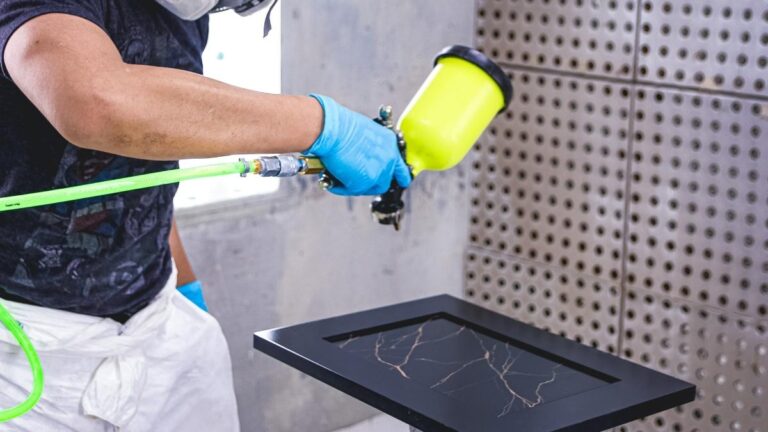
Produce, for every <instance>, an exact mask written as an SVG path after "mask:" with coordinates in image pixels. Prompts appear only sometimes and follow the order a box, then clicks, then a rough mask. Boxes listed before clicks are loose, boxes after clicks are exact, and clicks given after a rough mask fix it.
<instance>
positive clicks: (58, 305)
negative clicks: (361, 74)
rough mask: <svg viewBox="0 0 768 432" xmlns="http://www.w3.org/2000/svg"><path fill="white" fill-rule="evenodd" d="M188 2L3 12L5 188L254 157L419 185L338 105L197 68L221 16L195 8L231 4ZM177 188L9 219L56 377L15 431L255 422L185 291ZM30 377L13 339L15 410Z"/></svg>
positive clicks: (354, 189)
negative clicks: (317, 161) (307, 157)
mask: <svg viewBox="0 0 768 432" xmlns="http://www.w3.org/2000/svg"><path fill="white" fill-rule="evenodd" d="M160 3H163V4H162V5H161V4H160ZM183 3H185V2H184V0H173V1H171V0H157V1H155V0H130V1H125V0H3V1H2V2H0V70H1V72H2V77H0V151H2V156H0V196H9V195H17V194H23V193H29V192H35V191H41V190H48V189H52V188H61V187H68V186H73V185H77V184H82V183H86V182H94V181H100V180H106V179H112V178H119V177H125V176H131V175H137V174H142V173H148V172H154V171H160V170H165V169H171V168H175V167H176V166H177V162H176V161H177V160H178V159H182V158H204V157H213V156H222V155H230V154H238V153H286V152H308V153H312V154H315V155H317V156H319V157H320V158H321V160H322V161H323V162H324V164H325V165H326V167H327V168H328V170H329V171H330V172H331V174H333V175H334V176H335V177H336V178H337V179H338V180H339V181H340V182H341V184H342V185H341V186H338V187H336V188H334V189H333V190H332V192H335V193H337V194H341V195H374V194H380V193H382V192H384V191H385V190H386V189H387V188H388V187H389V185H390V183H391V181H392V180H393V178H394V179H395V180H396V181H398V183H400V184H401V185H402V186H404V187H407V186H408V185H409V183H410V179H411V178H410V174H409V170H408V167H407V166H406V165H405V163H404V162H403V160H402V158H401V157H400V155H399V153H398V150H397V144H396V138H395V136H394V134H393V133H392V132H391V131H389V130H387V129H386V128H383V127H381V126H379V125H377V124H376V123H375V122H373V121H371V120H369V119H368V118H366V117H364V116H362V115H360V114H357V113H354V112H351V111H349V110H347V109H345V108H343V107H342V106H340V105H338V104H337V103H336V102H334V101H333V100H332V99H330V98H328V97H325V96H320V95H312V96H311V97H304V96H280V95H269V94H263V93H258V92H253V91H249V90H244V89H240V88H236V87H232V86H229V85H226V84H223V83H220V82H217V81H214V80H211V79H207V78H205V77H202V76H201V75H199V74H200V73H201V71H202V64H201V52H202V50H203V47H204V46H205V43H206V39H207V33H208V27H207V24H208V22H207V18H206V17H205V16H203V17H202V18H200V19H197V20H194V21H192V20H184V19H182V18H181V17H180V16H183V17H184V18H188V19H191V18H194V17H195V16H199V15H201V14H202V15H204V14H205V13H206V11H207V10H209V9H210V7H211V5H212V4H214V5H215V1H214V2H213V3H211V1H210V0H206V1H204V2H203V3H207V5H203V6H204V8H203V9H201V8H200V7H197V6H195V5H193V6H195V7H192V8H187V9H186V10H187V11H190V10H191V11H193V12H194V14H192V15H195V16H192V15H185V14H184V13H180V12H179V10H181V9H184V8H181V9H180V8H178V7H177V6H178V4H183ZM192 3H196V5H199V4H200V2H199V1H198V2H195V1H192ZM230 3H231V2H230ZM172 11H173V12H175V13H176V14H174V13H173V12H172ZM175 191H176V186H164V187H158V188H152V189H148V190H141V191H135V192H128V193H123V194H118V195H113V196H107V197H102V198H95V199H88V200H82V201H77V202H71V203H64V204H59V205H52V206H47V207H41V208H35V209H31V210H25V211H17V212H9V213H2V214H0V298H2V299H4V300H0V301H4V303H5V304H6V305H7V306H8V307H9V308H10V310H11V311H12V312H13V313H14V315H15V316H16V318H17V319H18V320H19V321H20V322H21V323H22V325H24V328H25V330H27V333H28V334H29V335H30V338H31V339H32V342H33V344H35V345H36V346H37V348H38V350H39V351H40V353H41V360H42V363H43V368H44V370H45V372H46V390H45V392H44V395H43V399H42V400H41V402H40V404H39V405H38V406H37V407H36V408H35V409H34V410H33V411H32V412H30V413H29V414H27V415H26V416H24V417H21V418H19V419H16V420H15V421H12V422H11V423H10V424H9V425H10V428H11V429H12V430H34V431H46V430H55V431H61V430H75V431H103V430H113V429H114V428H120V430H125V431H145V430H146V431H149V430H152V431H165V430H169V431H170V430H185V431H195V430H206V431H216V430H222V431H231V430H237V429H238V428H239V426H238V423H237V412H236V408H235V403H234V395H233V390H232V377H231V366H230V360H229V357H228V354H227V347H226V343H225V341H224V339H223V336H222V334H221V330H220V328H219V327H218V324H217V323H216V321H215V320H214V319H213V318H211V317H210V316H209V315H207V314H206V313H204V312H203V311H202V310H200V309H198V308H197V307H196V306H194V305H193V304H192V303H191V302H189V301H188V300H186V299H185V298H184V297H182V296H181V295H180V294H178V293H177V292H176V290H175V288H176V286H177V284H178V282H181V284H182V285H185V284H187V283H188V282H192V281H194V275H193V274H192V273H191V270H190V269H189V267H188V265H186V264H185V263H186V258H185V257H184V255H183V249H182V248H181V243H180V241H179V240H178V237H177V235H175V234H173V235H171V234H172V231H173V226H174V224H173V209H172V200H173V196H174V193H175ZM169 237H170V238H171V239H172V241H171V242H170V243H169ZM172 258H174V259H175V261H176V263H178V264H179V269H180V273H179V275H178V278H177V273H176V267H175V266H174V260H173V259H172ZM177 280H178V282H177ZM187 288H189V287H187ZM194 288H195V287H194V286H193V287H192V289H191V291H190V292H188V293H187V294H188V295H189V296H190V297H191V298H192V300H194V301H196V303H198V304H199V305H201V306H203V302H202V297H201V295H200V293H199V291H198V290H196V289H194ZM27 367H28V366H27V365H26V362H25V361H24V359H23V356H22V355H21V353H20V351H19V349H18V347H16V346H15V345H14V343H13V341H12V340H10V338H9V337H7V335H5V332H0V409H2V408H7V407H9V406H12V405H15V404H16V403H18V402H19V401H21V400H23V399H24V397H25V391H26V390H27V389H29V387H30V382H31V380H30V377H29V376H28V375H29V372H28V371H27ZM4 427H5V425H0V429H2V428H4ZM3 430H4V429H3Z"/></svg>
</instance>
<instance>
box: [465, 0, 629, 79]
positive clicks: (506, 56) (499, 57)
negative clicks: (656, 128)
mask: <svg viewBox="0 0 768 432" xmlns="http://www.w3.org/2000/svg"><path fill="white" fill-rule="evenodd" d="M636 7H637V5H636V2H635V0H629V1H627V0H600V1H595V0H568V1H566V0H520V1H514V0H485V1H480V2H479V4H478V27H477V43H478V46H479V47H480V48H481V49H482V50H483V51H485V52H486V53H487V54H488V55H489V56H491V57H492V58H493V59H494V60H496V61H498V62H501V63H507V64H514V65H525V66H531V67H542V68H556V69H562V70H567V71H571V72H578V73H585V74H601V75H608V76H616V77H630V76H631V75H632V57H633V55H634V42H635V21H636V15H637V13H636Z"/></svg>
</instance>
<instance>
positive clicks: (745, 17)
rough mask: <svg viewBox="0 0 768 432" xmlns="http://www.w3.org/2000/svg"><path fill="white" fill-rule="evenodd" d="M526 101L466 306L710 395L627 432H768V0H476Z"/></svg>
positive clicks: (496, 172)
mask: <svg viewBox="0 0 768 432" xmlns="http://www.w3.org/2000/svg"><path fill="white" fill-rule="evenodd" d="M476 18H477V29H476V41H477V44H478V45H479V47H481V49H482V50H483V51H484V52H485V53H487V54H489V55H490V56H491V57H492V58H493V59H495V60H496V61H498V62H500V63H501V64H503V65H504V67H505V69H506V70H507V71H508V73H509V75H510V76H511V77H512V79H513V83H514V86H515V96H514V98H513V100H512V103H511V107H510V109H509V110H508V111H507V112H506V113H505V114H504V115H502V116H500V117H499V118H498V119H497V121H496V122H495V123H494V125H493V127H492V129H490V132H489V133H488V134H486V135H485V136H484V138H483V139H482V140H481V141H480V143H479V144H477V146H476V147H475V151H474V157H475V160H474V165H473V170H472V174H471V187H470V189H471V195H472V197H471V216H470V218H471V219H470V244H471V246H470V247H469V249H468V251H467V253H466V258H465V262H466V269H465V278H466V287H465V297H467V298H469V299H470V300H471V301H473V302H475V303H477V304H480V305H482V306H486V307H490V308H492V309H495V310H497V311H501V312H502V313H505V314H507V315H510V316H512V317H515V318H517V319H520V320H522V321H525V322H529V323H533V324H534V325H536V326H539V327H543V328H547V329H549V330H551V331H553V332H556V333H560V334H561V335H563V336H566V337H569V338H573V339H575V340H578V341H580V342H583V343H585V344H589V345H592V346H594V347H597V348H599V349H601V350H604V351H608V352H611V353H617V354H619V355H621V356H623V357H625V358H627V359H630V360H633V361H635V362H638V363H640V364H643V365H647V366H649V367H651V368H654V369H657V370H660V371H663V372H665V373H668V374H671V375H674V376H676V377H679V378H682V379H685V380H688V381H690V382H692V383H694V384H695V385H696V386H697V387H698V398H697V401H696V402H694V403H691V404H689V405H687V406H685V407H683V408H679V409H675V410H670V411H669V412H667V413H663V414H661V415H658V416H654V417H652V418H648V419H645V420H644V421H639V422H635V423H631V424H629V425H626V426H624V427H622V428H621V430H627V431H654V430H662V431H687V432H693V431H763V432H765V431H768V331H767V328H768V88H766V79H768V67H767V64H768V3H767V2H765V1H764V0H749V1H748V0H739V1H733V0H707V1H682V0H681V1H678V0H675V1H671V0H670V1H660V0H652V1H649V0H643V1H635V0H631V1H630V0H525V1H523V0H519V1H515V0H481V1H479V2H478V8H477V15H476Z"/></svg>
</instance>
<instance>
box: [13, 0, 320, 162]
mask: <svg viewBox="0 0 768 432" xmlns="http://www.w3.org/2000/svg"><path fill="white" fill-rule="evenodd" d="M86 47H87V48H86ZM4 57H5V62H6V65H7V68H8V70H9V72H10V74H11V76H12V77H13V79H14V81H15V82H16V84H17V85H18V86H19V88H20V89H21V90H22V91H23V92H24V94H25V95H26V96H27V97H28V98H29V99H30V100H31V101H32V103H34V104H35V106H36V107H37V108H38V109H39V110H40V112H42V113H43V115H44V116H45V117H46V118H47V119H48V121H50V122H51V124H52V125H53V126H54V127H55V128H56V129H57V130H58V131H59V133H61V134H62V135H63V136H64V137H65V138H66V139H67V140H69V141H70V142H71V143H73V144H74V145H76V146H79V147H84V148H90V149H94V150H101V151H105V152H109V153H115V154H119V155H122V156H128V157H134V158H140V159H154V160H173V159H183V158H193V157H211V156H224V155H230V154H236V153H283V152H293V151H301V150H305V149H307V148H309V147H310V146H311V145H312V143H313V142H314V140H315V138H316V137H317V136H318V135H319V134H320V132H321V129H322V122H323V111H322V108H321V107H320V105H319V104H318V103H317V102H316V101H315V100H314V99H312V98H309V97H304V96H279V95H270V94H265V93H259V92H254V91H250V90H246V89H242V88H238V87H234V86H230V85H227V84H224V83H221V82H218V81H215V80H212V79H209V78H205V77H202V76H199V75H196V74H194V73H190V72H185V71H180V70H175V69H169V68H162V67H154V66H140V65H130V64H126V63H124V62H123V60H122V58H121V57H120V53H119V52H118V51H117V48H116V47H115V46H114V44H113V43H112V41H111V40H110V39H109V37H108V36H107V35H106V34H105V33H104V31H103V30H101V29H100V28H99V27H97V26H95V25H94V24H92V23H90V22H88V21H86V20H84V19H81V18H78V17H74V16H69V15H63V14H49V15H43V16H40V17H37V18H34V19H32V20H30V21H29V22H27V23H26V24H24V25H23V26H22V27H20V28H19V30H17V31H16V33H14V35H13V36H12V37H11V38H10V39H9V41H8V45H7V47H6V50H5V56H4Z"/></svg>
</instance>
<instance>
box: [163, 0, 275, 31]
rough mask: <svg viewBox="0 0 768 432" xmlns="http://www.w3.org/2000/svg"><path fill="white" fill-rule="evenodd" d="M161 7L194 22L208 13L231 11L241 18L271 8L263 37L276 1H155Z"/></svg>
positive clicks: (270, 25) (269, 28)
mask: <svg viewBox="0 0 768 432" xmlns="http://www.w3.org/2000/svg"><path fill="white" fill-rule="evenodd" d="M156 1H157V2H158V3H159V4H160V5H161V6H162V7H164V8H166V9H168V10H169V11H170V12H171V13H173V14H174V15H176V16H177V17H179V18H181V19H183V20H187V21H195V20H197V19H200V18H202V17H203V16H204V15H205V14H207V13H209V12H222V11H225V10H229V9H232V10H234V11H235V12H237V13H238V14H239V15H241V16H248V15H251V14H253V13H255V12H257V11H259V10H261V9H264V8H265V7H267V6H268V5H269V4H270V3H272V6H271V7H270V8H269V12H268V13H267V19H266V21H265V22H264V36H266V35H267V33H269V30H271V29H272V24H271V23H270V20H269V17H270V15H271V14H272V9H274V7H275V5H276V4H277V1H278V0H156Z"/></svg>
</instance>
